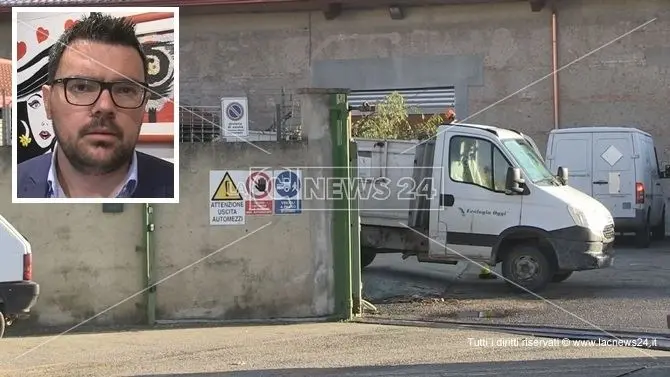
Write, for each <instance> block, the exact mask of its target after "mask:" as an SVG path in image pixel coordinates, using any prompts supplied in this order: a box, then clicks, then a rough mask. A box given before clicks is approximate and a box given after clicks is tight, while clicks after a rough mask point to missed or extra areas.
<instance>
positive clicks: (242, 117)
mask: <svg viewBox="0 0 670 377" xmlns="http://www.w3.org/2000/svg"><path fill="white" fill-rule="evenodd" d="M221 120H222V123H223V124H222V127H223V136H224V137H235V136H238V137H247V136H249V101H248V100H247V97H224V98H221Z"/></svg>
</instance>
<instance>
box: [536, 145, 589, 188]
mask: <svg viewBox="0 0 670 377" xmlns="http://www.w3.org/2000/svg"><path fill="white" fill-rule="evenodd" d="M592 139H593V136H592V134H591V133H588V132H576V133H559V134H554V135H553V140H552V145H551V149H550V153H549V155H550V156H547V157H548V159H549V160H550V161H549V165H550V166H549V167H550V169H551V170H552V173H554V174H556V173H557V169H558V167H559V166H563V167H566V168H568V175H569V177H570V178H569V182H568V184H569V185H570V186H572V187H574V188H576V189H577V190H579V191H581V192H583V193H585V194H587V195H592V183H591V182H593V179H592V178H593V177H592V176H591V169H592V164H591V151H592V145H591V144H592V143H593V142H592Z"/></svg>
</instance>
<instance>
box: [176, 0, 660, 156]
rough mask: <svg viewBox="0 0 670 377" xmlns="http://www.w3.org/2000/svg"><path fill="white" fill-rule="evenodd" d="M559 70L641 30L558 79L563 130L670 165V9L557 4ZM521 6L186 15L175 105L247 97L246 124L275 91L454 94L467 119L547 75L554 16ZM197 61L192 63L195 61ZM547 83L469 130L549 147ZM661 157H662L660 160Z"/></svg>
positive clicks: (653, 3)
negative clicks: (649, 143)
mask: <svg viewBox="0 0 670 377" xmlns="http://www.w3.org/2000/svg"><path fill="white" fill-rule="evenodd" d="M558 7H559V8H558V10H559V16H558V24H559V41H558V49H559V59H560V63H559V67H560V66H561V65H565V64H568V63H570V62H571V61H572V60H574V59H576V58H579V57H581V56H583V55H584V54H587V53H589V52H590V51H592V50H593V49H596V48H598V47H600V46H602V45H604V44H606V43H608V42H610V41H611V40H612V39H614V38H616V37H618V36H620V35H621V34H624V33H626V32H627V31H629V30H631V29H633V28H635V27H636V26H638V25H640V24H642V23H644V22H646V21H648V20H650V19H652V18H653V17H658V19H657V20H656V21H655V22H654V23H652V24H650V25H649V26H648V27H646V28H645V29H644V30H641V31H639V32H636V33H634V34H632V35H630V36H628V37H625V38H623V39H622V40H621V41H619V42H617V43H614V44H611V45H610V46H608V47H605V48H603V49H602V50H600V51H598V52H597V53H595V54H593V55H590V56H589V57H587V58H585V59H583V60H581V61H579V62H577V63H575V64H574V65H572V66H570V67H568V68H566V69H564V70H562V71H561V72H560V73H559V74H560V91H559V96H560V98H559V102H560V105H561V111H560V123H561V126H572V125H593V124H623V125H636V126H639V127H640V128H642V129H644V130H647V131H650V132H652V133H653V135H654V136H655V138H656V142H657V143H658V144H659V146H660V147H661V148H660V149H662V150H665V160H670V154H669V153H670V149H668V148H670V142H668V141H667V140H668V136H670V135H669V134H668V133H669V132H670V131H668V129H670V128H668V127H666V125H665V118H667V115H668V112H667V106H665V102H666V100H665V99H666V98H668V90H670V89H669V88H668V86H667V85H665V84H664V83H665V76H667V69H668V66H669V65H670V54H669V53H668V51H669V50H668V49H669V48H670V47H669V45H668V41H669V40H670V38H668V37H669V36H668V30H669V29H670V27H669V26H670V21H668V20H669V18H668V17H667V16H668V15H669V14H670V7H669V6H668V5H667V2H666V1H665V0H610V1H607V2H596V1H578V0H566V1H561V2H560V3H559V5H558ZM529 8H530V7H529V5H528V3H527V2H511V3H503V4H481V5H466V6H442V7H424V8H416V9H409V10H407V12H406V13H407V17H406V19H405V20H401V21H394V20H391V19H389V16H388V11H387V10H384V9H379V10H373V11H350V12H344V13H343V14H342V16H341V17H340V18H338V19H336V20H333V21H326V20H325V19H324V18H323V15H322V14H321V13H318V12H315V13H311V14H310V13H291V14H248V15H240V14H235V15H210V16H201V15H199V16H197V17H196V16H193V17H183V18H182V20H181V23H180V25H181V33H182V39H181V46H182V48H181V58H182V61H185V60H186V59H189V61H193V64H182V65H181V75H182V78H181V84H180V85H181V86H180V91H181V98H182V99H183V100H185V101H189V102H191V103H198V104H203V105H216V104H217V103H218V100H219V98H220V97H221V96H224V95H228V94H230V95H235V94H239V93H247V94H248V95H249V96H250V107H251V111H250V113H251V127H252V128H255V129H261V128H263V127H264V126H267V125H268V124H269V122H271V119H272V116H273V111H274V110H273V107H272V106H273V105H274V103H275V101H278V98H279V94H278V93H279V90H280V88H281V87H286V88H295V87H300V86H304V85H306V84H307V82H308V81H310V80H312V81H313V82H312V85H313V86H321V85H323V86H332V85H336V86H337V87H352V88H363V87H377V86H393V85H410V84H414V85H424V84H430V83H431V82H432V83H433V84H434V85H437V84H451V85H456V91H457V104H456V107H457V112H458V115H459V117H460V118H461V119H463V118H464V117H467V116H471V115H473V114H476V113H478V112H480V111H481V110H483V109H485V108H487V107H488V106H490V105H492V104H494V103H496V102H498V101H500V100H502V99H503V98H505V97H507V96H508V95H510V94H512V93H514V92H517V91H518V90H520V89H522V88H524V87H525V86H527V85H528V84H531V83H533V82H534V81H536V80H538V79H540V78H542V77H543V76H546V75H547V74H549V73H550V72H551V63H552V60H551V14H550V12H549V10H544V11H542V12H539V13H533V12H531V11H530V9H529ZM193 56H197V59H192V57H193ZM552 96H553V89H552V80H551V77H548V78H546V79H545V80H543V81H541V82H539V83H537V84H535V85H533V86H531V87H528V88H527V89H526V90H523V91H521V92H519V93H518V94H516V95H514V96H511V97H510V98H508V99H506V100H505V101H502V102H500V103H498V104H496V105H495V106H493V107H491V108H490V109H487V110H486V111H483V112H481V113H480V114H478V115H477V116H475V117H473V118H472V119H468V120H469V121H472V122H484V123H499V124H501V125H503V126H508V127H514V128H518V129H520V130H523V131H525V132H527V133H529V134H530V135H531V136H532V137H534V138H535V139H536V141H537V143H538V144H539V147H540V148H542V149H543V150H544V148H545V144H546V139H547V133H548V132H549V131H550V130H551V129H552V128H553V126H554V124H553V99H552ZM659 158H660V157H659Z"/></svg>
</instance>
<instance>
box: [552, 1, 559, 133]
mask: <svg viewBox="0 0 670 377" xmlns="http://www.w3.org/2000/svg"><path fill="white" fill-rule="evenodd" d="M557 35H558V32H557V26H556V8H555V7H554V8H552V10H551V55H552V56H551V58H552V65H551V69H552V73H553V75H552V76H553V78H554V129H558V38H557Z"/></svg>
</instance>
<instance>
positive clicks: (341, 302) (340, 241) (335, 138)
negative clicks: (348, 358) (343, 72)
mask: <svg viewBox="0 0 670 377" xmlns="http://www.w3.org/2000/svg"><path fill="white" fill-rule="evenodd" d="M329 108H330V132H331V137H332V146H333V163H332V165H333V173H332V176H333V180H334V182H338V183H339V184H340V187H338V188H335V187H331V189H335V190H336V191H337V192H338V196H340V197H337V196H333V264H334V270H335V271H334V278H335V316H336V317H337V318H338V319H343V320H349V319H351V317H352V311H353V307H352V306H353V302H352V289H351V254H352V253H351V246H352V245H351V238H352V237H351V236H352V235H351V201H350V199H349V198H350V196H349V195H348V194H349V193H350V182H351V181H350V174H351V169H350V166H349V155H350V153H349V140H350V139H351V138H350V135H351V132H350V129H349V122H348V121H347V119H348V117H349V111H348V106H347V94H346V93H336V94H330V106H329ZM339 193H341V195H339Z"/></svg>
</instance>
